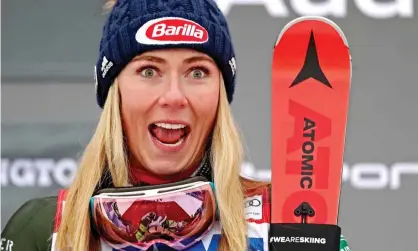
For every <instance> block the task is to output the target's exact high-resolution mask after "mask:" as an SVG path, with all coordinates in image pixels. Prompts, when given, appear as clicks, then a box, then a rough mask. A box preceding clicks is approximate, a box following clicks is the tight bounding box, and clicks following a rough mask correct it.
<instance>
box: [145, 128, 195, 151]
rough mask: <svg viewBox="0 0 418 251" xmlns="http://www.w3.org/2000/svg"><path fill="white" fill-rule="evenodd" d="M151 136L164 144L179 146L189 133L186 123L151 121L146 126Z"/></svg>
mask: <svg viewBox="0 0 418 251" xmlns="http://www.w3.org/2000/svg"><path fill="white" fill-rule="evenodd" d="M148 130H149V132H150V134H151V136H152V137H154V139H155V140H157V141H158V142H159V143H161V144H163V145H166V146H179V145H180V144H181V143H183V141H184V140H185V139H186V138H187V136H188V135H189V134H190V126H188V125H186V124H172V123H152V124H151V125H149V126H148Z"/></svg>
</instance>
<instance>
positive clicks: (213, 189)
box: [210, 182, 220, 221]
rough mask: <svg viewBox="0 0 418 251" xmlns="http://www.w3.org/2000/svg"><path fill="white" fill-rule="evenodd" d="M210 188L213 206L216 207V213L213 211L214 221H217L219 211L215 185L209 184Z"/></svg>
mask: <svg viewBox="0 0 418 251" xmlns="http://www.w3.org/2000/svg"><path fill="white" fill-rule="evenodd" d="M210 186H211V187H212V191H213V196H214V197H215V206H216V211H215V220H216V221H219V219H220V217H219V209H218V200H217V198H216V188H215V184H214V183H213V182H210Z"/></svg>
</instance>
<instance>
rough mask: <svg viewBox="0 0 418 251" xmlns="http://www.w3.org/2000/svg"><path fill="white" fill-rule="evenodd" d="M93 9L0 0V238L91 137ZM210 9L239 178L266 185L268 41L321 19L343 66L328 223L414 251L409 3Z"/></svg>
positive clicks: (357, 238) (237, 4)
mask: <svg viewBox="0 0 418 251" xmlns="http://www.w3.org/2000/svg"><path fill="white" fill-rule="evenodd" d="M103 3H104V1H99V0H88V1H86V0H71V1H63V0H37V1H34V0H6V1H2V2H1V4H2V8H1V21H2V25H1V28H2V29H1V32H2V33H1V35H2V40H1V43H2V47H1V49H2V57H1V60H2V61H1V65H2V90H1V94H2V96H1V98H2V114H1V115H2V116H1V119H2V120H1V126H2V142H1V154H2V156H1V227H2V229H3V228H4V225H5V224H6V222H7V221H8V219H9V218H10V217H11V215H12V214H13V212H14V211H15V210H17V209H18V207H20V206H21V205H22V204H23V203H24V202H25V201H27V200H28V199H30V198H34V197H40V196H49V195H56V194H57V191H58V189H60V188H62V187H66V186H68V185H69V184H70V182H71V179H72V176H73V174H74V172H75V170H76V168H77V166H76V161H77V158H78V157H79V156H80V154H81V152H82V150H83V148H84V146H85V145H86V143H87V142H88V140H89V138H90V136H91V135H92V133H93V131H94V128H95V124H96V122H97V119H98V117H99V114H100V109H99V108H98V106H97V105H96V100H95V93H94V84H93V66H94V64H95V62H96V60H97V55H98V48H99V47H98V45H99V40H100V36H101V31H102V24H103V22H104V20H105V15H104V14H103V11H102V9H101V7H102V5H103ZM217 3H218V5H219V6H220V7H221V8H222V10H223V11H224V12H225V14H227V18H228V20H229V24H230V28H231V32H232V36H233V40H234V43H235V48H236V52H237V67H238V85H237V90H236V94H235V98H234V102H233V104H232V107H233V111H234V114H235V116H236V118H237V120H238V122H239V124H240V126H241V129H242V131H243V133H244V136H245V141H246V144H247V148H248V155H247V163H246V164H245V165H244V166H243V174H244V175H246V176H250V177H253V178H258V179H265V180H268V179H270V156H271V152H270V143H271V141H270V134H269V131H270V121H271V120H270V70H271V68H270V65H271V58H272V48H273V44H274V42H275V40H276V37H277V35H278V33H279V32H280V30H281V29H282V28H283V26H284V25H285V24H286V23H287V22H288V21H290V20H292V19H294V18H296V17H298V16H301V15H311V14H312V15H322V16H326V17H329V18H330V19H332V20H333V21H334V22H336V23H337V24H338V25H339V26H340V27H341V28H342V30H343V31H344V33H345V35H346V37H347V39H348V43H349V45H350V51H351V54H352V59H353V79H352V88H351V100H350V112H349V117H348V127H347V138H346V150H345V158H344V175H343V186H342V193H341V206H340V219H339V225H340V226H341V227H342V230H343V234H344V235H345V236H346V238H347V239H348V242H349V244H350V246H351V249H352V250H357V251H364V250H370V251H375V250H379V251H393V250H399V251H407V250H417V244H416V238H417V235H418V233H417V231H416V226H417V223H418V220H417V217H416V215H415V214H414V213H415V212H417V211H418V195H417V191H418V132H417V128H418V111H417V108H418V98H417V94H418V82H417V79H418V70H417V69H418V51H417V45H418V17H417V10H418V9H417V7H416V5H417V4H418V3H417V1H415V0H397V1H396V0H386V1H383V0H322V1H319V0H316V1H314V0H290V1H289V0H264V1H261V0H258V1H257V0H236V1H233V0H229V1H228V0H224V1H221V0H218V1H217Z"/></svg>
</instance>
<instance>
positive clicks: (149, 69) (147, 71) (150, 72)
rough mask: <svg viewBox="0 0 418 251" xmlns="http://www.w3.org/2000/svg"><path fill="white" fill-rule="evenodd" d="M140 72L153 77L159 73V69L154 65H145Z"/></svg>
mask: <svg viewBox="0 0 418 251" xmlns="http://www.w3.org/2000/svg"><path fill="white" fill-rule="evenodd" d="M140 74H141V75H142V76H143V77H146V78H152V77H154V76H156V75H157V71H156V70H155V69H154V68H152V67H144V68H141V69H140Z"/></svg>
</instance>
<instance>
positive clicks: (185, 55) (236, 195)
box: [2, 0, 270, 251]
mask: <svg viewBox="0 0 418 251" xmlns="http://www.w3.org/2000/svg"><path fill="white" fill-rule="evenodd" d="M107 6H108V7H109V8H111V13H110V16H109V18H108V19H107V21H106V24H105V26H104V29H103V37H102V40H101V43H100V55H99V59H98V61H97V65H96V67H95V78H96V79H95V80H96V92H97V93H96V94H97V102H98V104H99V106H100V107H101V108H103V112H102V114H101V117H100V120H99V122H98V126H97V130H96V132H95V134H94V135H93V137H92V139H91V141H90V143H89V144H88V146H87V148H86V150H85V152H84V155H83V157H82V159H81V162H80V166H79V170H78V173H77V175H76V177H75V179H74V181H73V183H72V185H71V186H70V188H69V189H68V192H66V193H60V195H59V196H58V200H57V198H56V197H50V198H40V199H35V200H31V201H29V202H27V203H26V204H25V205H23V206H22V207H21V208H20V209H19V210H18V211H17V212H16V213H15V214H14V215H13V217H12V218H11V219H10V221H9V222H8V224H7V226H6V228H5V230H4V232H3V233H2V238H5V239H6V240H9V241H11V242H13V249H10V250H14V251H20V250H25V251H31V250H42V251H47V250H51V246H52V250H54V248H55V250H77V251H78V250H100V249H101V250H112V249H111V248H109V246H108V244H107V243H106V241H103V239H106V237H104V236H105V235H100V231H112V232H111V233H110V232H108V233H105V234H106V236H112V238H114V239H117V240H118V241H119V242H120V238H122V239H124V236H123V235H122V234H121V235H119V234H118V231H124V234H125V235H129V236H125V237H126V240H128V237H129V238H130V239H129V240H128V242H134V241H135V240H138V241H139V242H140V241H141V240H143V239H144V238H147V236H146V234H147V233H149V232H150V231H151V229H150V228H149V226H153V229H163V230H161V231H165V232H164V233H165V236H168V237H167V239H170V238H172V236H178V234H179V233H180V232H176V233H173V232H168V230H167V229H177V228H181V229H182V230H184V229H185V228H182V226H183V224H189V222H192V223H190V224H194V225H189V226H197V225H199V221H200V219H202V218H205V217H202V214H203V212H206V213H207V212H208V211H207V210H205V211H202V209H201V208H199V209H197V210H196V213H195V214H192V216H190V215H189V216H188V215H187V214H184V216H181V215H179V214H178V213H175V217H179V219H176V220H170V221H168V220H167V221H166V220H165V219H166V216H164V217H163V216H159V215H157V214H155V213H154V212H144V215H143V216H141V217H142V218H140V219H137V218H135V217H138V210H144V208H145V207H144V206H138V205H140V204H135V205H137V206H136V207H137V209H135V210H136V211H135V210H134V209H132V208H133V206H130V207H128V209H126V210H125V209H123V213H122V210H121V208H120V207H119V206H115V205H113V206H111V207H109V206H108V207H107V208H113V210H114V211H113V214H112V215H113V216H112V217H114V216H115V215H117V218H118V224H119V225H116V224H109V223H111V222H110V221H107V222H106V224H100V222H102V221H103V220H106V218H111V217H107V216H106V217H103V216H104V215H105V214H101V210H107V209H103V208H104V207H101V206H100V205H101V204H100V203H101V202H100V199H99V197H100V196H98V194H100V193H101V192H100V191H107V190H106V189H111V188H115V187H116V188H118V187H129V186H133V187H134V188H135V189H136V188H138V187H146V188H147V189H145V190H144V193H146V192H147V191H151V190H152V189H154V188H155V187H156V185H161V184H173V183H174V184H176V186H182V184H180V183H181V181H183V180H186V179H188V178H190V177H203V178H205V179H206V180H209V181H213V183H214V184H216V189H214V190H213V194H214V195H215V196H214V197H216V202H217V203H216V219H217V220H216V223H214V224H210V226H211V228H210V229H208V230H207V231H206V232H205V235H204V236H203V237H202V236H201V238H196V240H192V241H193V245H189V246H187V247H186V245H188V244H184V243H185V242H182V244H184V245H185V250H186V249H187V250H231V251H233V250H236V251H242V250H268V245H267V238H268V237H267V236H268V222H269V219H270V215H269V187H268V184H267V183H261V182H255V181H250V180H246V179H244V178H242V177H240V175H239V172H240V166H241V162H242V156H243V153H242V143H241V140H240V137H239V133H238V130H237V127H236V124H235V122H234V120H233V118H232V115H231V110H230V107H229V103H230V102H231V101H232V99H233V93H234V87H235V70H236V69H235V55H234V49H233V45H232V42H231V37H230V34H229V30H228V26H227V22H226V20H225V17H224V16H223V14H222V12H221V11H220V10H219V9H218V8H217V6H216V4H215V3H214V2H213V1H212V0H171V1H162V0H160V1H154V0H120V1H109V2H108V5H107ZM176 182H180V183H176ZM201 182H203V181H198V180H193V182H192V183H188V184H202V183H201ZM203 183H204V182H203ZM204 184H206V183H204ZM183 185H184V184H183ZM186 185H187V184H186ZM199 186H200V185H199ZM207 187H208V186H207ZM207 187H206V188H207ZM148 188H149V189H148ZM200 188H201V189H203V190H204V189H206V188H204V186H201V187H200ZM200 188H199V189H200ZM102 189H105V190H102ZM158 189H161V187H159V188H158ZM203 190H202V191H203ZM112 191H113V190H112ZM115 191H120V190H115ZM124 191H125V190H124ZM202 191H200V190H196V191H193V193H188V194H187V196H194V198H195V199H199V198H200V197H202V198H203V197H204V198H206V199H205V200H203V199H201V200H197V201H198V202H201V204H199V205H203V204H204V203H203V201H210V200H211V198H213V197H210V196H209V195H208V194H210V193H212V191H211V190H210V189H207V190H204V191H203V192H202ZM204 192H205V193H204ZM103 193H104V192H103ZM167 193H168V192H167ZM196 194H197V195H196ZM96 195H97V196H98V197H94V196H96ZM183 195H184V194H183ZM176 196H177V195H176ZM199 196H200V197H199ZM92 197H94V199H92ZM183 197H184V196H183ZM176 198H179V197H176ZM190 198H191V197H190ZM102 199H103V198H102ZM165 199H166V198H165ZM162 200H163V199H161V200H159V201H157V200H155V201H154V202H153V203H155V204H152V205H151V206H150V207H151V208H156V206H158V207H160V206H161V204H160V203H162V202H161V201H162ZM253 200H257V201H258V202H260V205H261V207H257V208H255V207H254V206H255V204H254V203H252V201H253ZM91 201H94V202H93V204H91ZM176 201H177V200H176ZM64 202H65V203H64ZM95 203H98V204H97V205H96V204H95ZM106 203H108V205H109V201H107V202H106ZM112 203H113V202H112ZM135 203H144V201H141V199H138V201H135ZM177 203H179V202H177ZM205 203H206V202H205ZM206 204H208V205H211V204H210V203H209V202H208V203H206ZM244 204H245V207H244V206H241V205H244ZM92 205H93V207H94V210H91V207H92ZM103 205H104V204H103ZM132 205H133V204H132ZM147 205H148V206H149V204H147ZM164 205H168V204H164ZM177 206H178V205H177ZM118 207H119V208H118ZM160 208H161V207H160ZM170 208H172V207H171V206H170ZM130 209H132V210H134V211H132V212H131V213H129V210H130ZM213 209H215V208H213ZM109 210H111V209H109ZM147 210H148V209H147ZM209 211H211V210H209ZM213 211H215V210H213ZM145 213H146V214H145ZM196 215H197V216H196ZM210 215H214V214H210ZM173 217H174V216H173ZM180 217H182V218H181V219H180ZM187 217H189V218H190V219H185V218H187ZM213 217H215V216H213ZM97 219H100V220H97ZM208 219H210V217H209V218H208V217H206V218H205V221H204V222H203V223H201V224H200V225H205V226H206V227H207V226H208V224H207V222H210V221H208ZM93 221H94V223H96V224H93ZM196 222H197V223H196ZM219 223H222V228H221V227H220V224H219ZM168 226H169V227H170V228H169V227H168ZM97 229H99V230H97ZM125 229H129V231H127V230H126V231H125ZM96 230H97V231H98V232H99V234H97V231H96ZM152 231H154V230H152ZM172 231H174V230H172ZM53 233H54V234H53ZM247 235H248V236H247ZM158 236H159V235H158V234H155V233H154V235H153V236H152V238H151V239H154V238H157V239H158V238H159V237H158ZM192 236H195V234H193V235H188V236H187V238H189V239H190V238H191V239H192ZM218 237H220V239H218ZM247 237H248V238H247ZM148 238H150V237H149V235H148ZM164 243H166V244H164V245H157V244H156V245H155V246H151V247H150V248H149V250H175V249H176V248H179V247H178V246H175V247H174V246H171V248H170V247H169V246H170V245H169V244H167V243H168V242H164ZM208 243H210V244H208ZM129 250H138V249H129Z"/></svg>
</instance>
